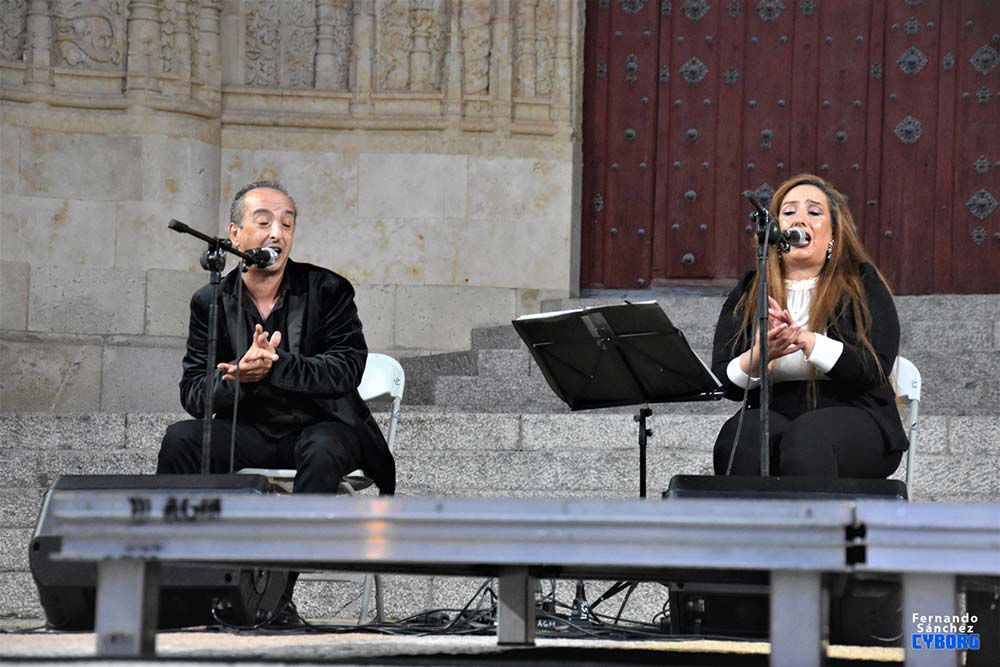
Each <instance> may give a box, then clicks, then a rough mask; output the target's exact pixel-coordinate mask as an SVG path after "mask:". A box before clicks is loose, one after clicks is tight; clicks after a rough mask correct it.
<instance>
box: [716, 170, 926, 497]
mask: <svg viewBox="0 0 1000 667" xmlns="http://www.w3.org/2000/svg"><path fill="white" fill-rule="evenodd" d="M771 214H772V215H773V216H774V217H775V219H776V220H777V221H778V224H779V225H780V227H781V230H782V231H787V230H788V229H790V228H792V227H799V228H801V230H802V231H803V232H804V235H805V237H806V239H807V241H808V242H807V243H806V244H805V245H803V246H801V247H794V246H793V247H789V248H785V249H783V250H782V249H779V250H778V251H777V252H775V253H772V254H771V256H770V257H769V259H768V262H767V279H768V288H769V292H770V297H769V308H768V332H767V345H768V354H769V360H770V363H769V365H768V368H769V374H770V378H771V399H770V402H771V405H770V440H771V442H770V448H771V462H772V463H771V470H772V474H779V475H790V476H812V477H869V478H880V477H881V478H884V477H888V476H889V475H891V474H892V472H893V471H894V470H895V469H896V467H897V466H898V465H899V460H900V458H901V456H902V452H903V451H904V450H905V449H906V447H907V445H908V443H907V440H906V435H905V433H904V432H903V426H902V423H901V422H900V418H899V412H898V411H897V408H896V403H895V393H894V391H893V389H892V386H891V384H890V383H889V374H890V372H891V370H892V366H893V363H894V362H895V359H896V352H897V350H898V347H899V319H898V317H897V315H896V307H895V305H894V304H893V301H892V295H891V294H890V292H889V288H888V286H887V285H886V281H885V278H883V277H882V274H881V273H879V271H878V269H877V268H875V266H874V265H873V264H872V263H871V260H870V259H869V258H868V256H867V254H866V253H865V251H864V248H863V247H862V245H861V241H860V240H859V238H858V236H857V233H856V232H855V229H854V220H853V218H852V217H851V212H850V210H848V208H847V202H846V200H845V199H844V196H843V195H842V194H840V192H838V191H837V190H836V189H835V188H834V187H833V186H832V185H831V184H830V183H828V182H826V181H825V180H823V179H821V178H819V177H818V176H814V175H812V174H802V175H799V176H796V177H794V178H791V179H789V180H788V181H786V182H785V183H783V184H782V185H781V186H780V187H779V188H778V190H777V192H775V194H774V197H773V198H772V200H771ZM757 285H758V279H757V271H756V270H755V271H752V272H750V273H748V274H747V275H746V276H744V277H743V279H742V280H741V281H740V284H739V285H738V286H737V287H736V289H734V290H733V291H732V293H730V295H729V298H728V299H726V303H725V305H723V307H722V312H721V313H720V315H719V322H718V324H717V325H716V330H715V343H714V346H713V352H712V371H713V372H714V373H715V374H716V376H718V378H719V379H720V380H721V381H722V383H723V386H724V388H725V392H726V396H727V398H730V399H733V400H742V399H743V395H744V391H745V388H746V387H747V386H749V388H750V392H749V402H750V410H748V411H747V414H746V415H745V418H744V422H743V429H742V432H741V433H740V441H739V444H738V445H737V446H736V449H735V452H734V451H733V442H734V439H735V437H736V431H737V422H738V417H739V415H738V414H737V415H735V416H733V417H732V418H730V419H729V420H728V421H727V422H726V423H725V425H724V426H723V427H722V430H721V431H720V433H719V436H718V439H717V440H716V443H715V451H714V464H715V472H716V474H727V472H729V473H730V474H735V475H756V474H759V472H760V442H759V440H760V435H759V429H758V426H757V424H758V421H759V418H760V412H759V410H760V389H759V378H758V376H759V368H760V363H759V359H760V351H759V349H758V346H759V337H758V336H756V335H754V334H753V333H752V329H753V325H754V324H755V323H756V322H757V319H756V316H755V313H754V310H755V306H756V298H755V295H756V292H757ZM751 341H753V346H752V349H751Z"/></svg>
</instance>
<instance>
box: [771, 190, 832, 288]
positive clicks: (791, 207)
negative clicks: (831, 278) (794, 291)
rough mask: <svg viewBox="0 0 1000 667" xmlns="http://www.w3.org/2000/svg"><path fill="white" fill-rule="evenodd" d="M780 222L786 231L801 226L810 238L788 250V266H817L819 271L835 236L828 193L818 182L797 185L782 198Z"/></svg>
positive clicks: (815, 267)
mask: <svg viewBox="0 0 1000 667" xmlns="http://www.w3.org/2000/svg"><path fill="white" fill-rule="evenodd" d="M778 224H779V225H780V226H781V231H783V232H784V231H787V230H789V229H791V228H792V227H801V228H802V229H804V230H805V233H806V236H807V238H808V241H809V242H808V243H807V244H806V245H804V246H799V247H794V246H793V247H792V248H790V249H789V251H788V252H786V253H785V255H784V259H783V261H784V263H785V267H786V268H789V269H816V272H817V273H818V272H819V270H820V269H822V268H823V264H825V263H826V251H827V248H828V247H829V245H830V240H831V239H832V238H833V219H832V218H831V216H830V202H829V200H828V199H827V198H826V194H824V193H823V191H822V190H820V189H819V188H817V187H816V186H815V185H809V184H806V183H803V184H802V185H796V186H795V187H794V188H792V189H791V190H789V191H788V192H787V193H786V194H785V198H784V199H783V200H782V201H781V206H780V207H779V208H778Z"/></svg>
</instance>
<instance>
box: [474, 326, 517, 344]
mask: <svg viewBox="0 0 1000 667" xmlns="http://www.w3.org/2000/svg"><path fill="white" fill-rule="evenodd" d="M522 345H524V343H523V342H522V341H521V337H520V336H518V335H517V332H516V331H514V327H513V326H511V325H510V324H504V325H501V326H492V327H476V328H475V329H473V330H472V349H473V350H516V349H518V348H519V347H521V346H522Z"/></svg>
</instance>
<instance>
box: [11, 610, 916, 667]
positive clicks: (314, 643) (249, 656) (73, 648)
mask: <svg viewBox="0 0 1000 667" xmlns="http://www.w3.org/2000/svg"><path fill="white" fill-rule="evenodd" d="M31 627H34V626H28V625H25V623H23V622H11V621H8V622H6V623H2V624H0V633H2V634H0V663H3V664H20V663H23V664H30V665H32V666H33V667H43V666H45V667H48V666H49V665H52V666H53V667H54V666H55V665H60V666H63V665H66V664H68V663H69V664H72V665H78V666H81V667H83V666H86V667H89V666H91V665H94V666H96V665H106V664H108V663H107V661H106V660H101V659H98V658H96V657H95V639H94V635H93V634H92V633H77V632H47V631H30V628H31ZM156 648H157V654H158V658H156V659H155V663H156V665H158V666H159V667H167V666H169V665H184V666H185V667H192V666H195V665H205V666H206V667H207V666H209V665H211V666H213V667H217V666H218V665H225V664H240V665H250V664H270V665H274V664H295V665H296V666H297V667H308V666H309V665H330V664H335V665H387V666H388V665H422V666H432V665H440V666H441V667H457V666H472V665H488V666H492V667H500V666H502V665H519V666H523V665H551V666H556V665H559V666H563V665H593V666H595V667H596V666H600V667H613V666H614V665H678V666H681V665H683V666H691V667H694V666H696V665H698V666H701V665H713V666H718V667H736V666H747V667H750V666H757V665H761V666H763V665H767V654H768V648H769V647H768V644H767V643H765V642H724V641H708V640H698V641H692V640H683V641H665V640H649V641H611V640H600V639H569V638H566V639H563V638H539V639H538V640H537V645H536V646H535V647H533V648H505V647H498V646H497V644H496V637H495V636H492V635H487V636H464V637H462V636H422V637H417V636H390V635H384V634H375V633H360V632H358V633H345V634H313V633H309V634H305V633H301V632H298V631H283V632H270V633H262V632H247V633H240V634H234V633H229V632H218V631H216V632H205V631H197V630H183V631H173V632H171V631H162V632H160V633H159V634H158V635H157V647H156ZM827 658H828V661H827V664H828V665H837V666H847V665H850V666H852V667H854V666H859V667H860V666H861V665H871V666H876V665H901V664H902V661H903V651H902V649H891V648H889V649H887V648H866V647H846V646H833V647H828V648H827ZM153 662H154V660H149V661H142V660H115V661H114V664H115V665H116V666H118V667H125V666H127V665H133V664H135V665H139V664H151V663H153Z"/></svg>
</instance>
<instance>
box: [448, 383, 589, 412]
mask: <svg viewBox="0 0 1000 667" xmlns="http://www.w3.org/2000/svg"><path fill="white" fill-rule="evenodd" d="M434 402H435V404H436V405H442V406H448V407H449V408H455V409H463V410H472V411H477V412H555V413H565V412H568V411H569V408H568V407H567V406H566V404H565V403H563V402H562V401H561V400H560V399H559V398H558V397H557V396H556V395H555V393H554V392H553V391H552V389H551V388H549V386H548V385H547V384H546V383H545V380H544V379H543V378H542V377H541V376H540V375H529V376H527V377H512V378H507V379H506V380H505V381H502V382H497V381H495V380H494V379H493V378H489V377H485V378H481V377H479V376H474V377H439V378H438V379H437V380H436V381H435V384H434Z"/></svg>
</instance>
